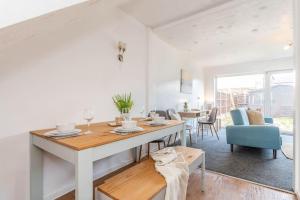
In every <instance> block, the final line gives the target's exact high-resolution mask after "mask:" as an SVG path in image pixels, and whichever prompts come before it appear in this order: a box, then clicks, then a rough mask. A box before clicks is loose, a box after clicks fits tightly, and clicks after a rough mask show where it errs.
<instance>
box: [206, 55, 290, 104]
mask: <svg viewBox="0 0 300 200" xmlns="http://www.w3.org/2000/svg"><path fill="white" fill-rule="evenodd" d="M292 68H294V63H293V58H281V59H274V60H267V61H255V62H247V63H237V64H234V65H226V66H217V67H208V68H205V69H204V75H205V79H204V85H205V89H204V91H205V101H207V102H213V101H214V95H215V88H214V80H215V78H216V77H217V76H227V75H240V74H255V73H264V72H267V71H273V70H283V69H292Z"/></svg>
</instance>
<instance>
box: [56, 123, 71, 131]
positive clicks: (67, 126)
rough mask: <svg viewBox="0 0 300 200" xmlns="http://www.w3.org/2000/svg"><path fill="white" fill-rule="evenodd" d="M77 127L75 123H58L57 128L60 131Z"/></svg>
mask: <svg viewBox="0 0 300 200" xmlns="http://www.w3.org/2000/svg"><path fill="white" fill-rule="evenodd" d="M74 129H75V123H67V124H57V125H56V130H58V131H59V132H69V131H73V130H74Z"/></svg>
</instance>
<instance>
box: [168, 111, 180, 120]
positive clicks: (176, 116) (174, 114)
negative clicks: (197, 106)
mask: <svg viewBox="0 0 300 200" xmlns="http://www.w3.org/2000/svg"><path fill="white" fill-rule="evenodd" d="M170 117H171V120H178V121H181V117H180V115H179V114H178V113H170Z"/></svg>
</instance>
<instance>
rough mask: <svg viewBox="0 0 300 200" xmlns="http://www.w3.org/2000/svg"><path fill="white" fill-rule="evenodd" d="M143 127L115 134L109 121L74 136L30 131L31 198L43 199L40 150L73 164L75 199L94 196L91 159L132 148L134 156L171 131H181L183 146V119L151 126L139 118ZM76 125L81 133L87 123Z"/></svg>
mask: <svg viewBox="0 0 300 200" xmlns="http://www.w3.org/2000/svg"><path fill="white" fill-rule="evenodd" d="M138 126H139V127H142V128H143V130H142V131H139V132H133V133H128V134H123V135H122V134H117V133H116V132H114V131H113V129H114V127H112V126H110V125H109V122H99V123H93V124H91V125H90V127H89V130H90V131H91V133H90V134H81V135H78V136H76V137H68V138H53V137H48V136H46V135H45V134H46V133H48V132H49V131H52V130H54V129H43V130H36V131H31V132H30V199H31V200H41V199H43V198H44V197H43V195H44V194H43V190H44V186H43V165H44V163H43V153H44V152H48V153H50V154H53V155H55V156H57V157H59V158H61V159H63V160H65V161H68V162H70V163H72V164H73V165H74V166H75V199H76V200H92V199H93V190H94V188H93V181H94V180H93V162H95V161H97V160H100V159H103V158H106V157H109V156H112V155H114V154H117V153H120V152H123V151H126V150H129V149H133V152H134V156H135V158H137V157H138V156H137V154H138V152H139V151H138V148H139V147H140V145H143V144H146V143H148V142H151V141H153V140H157V139H161V138H163V137H165V136H169V135H171V134H174V133H176V132H177V133H180V139H181V145H182V146H186V131H185V122H184V121H176V120H168V122H167V124H165V125H162V126H150V125H149V124H148V123H147V122H146V121H144V120H142V119H140V120H138ZM76 128H78V129H81V130H82V133H84V132H85V131H86V130H87V126H86V125H80V126H77V127H76Z"/></svg>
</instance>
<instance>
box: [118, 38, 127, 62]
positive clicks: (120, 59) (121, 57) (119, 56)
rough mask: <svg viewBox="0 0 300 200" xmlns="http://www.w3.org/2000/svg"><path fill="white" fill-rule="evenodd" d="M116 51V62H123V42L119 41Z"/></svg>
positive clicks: (124, 45)
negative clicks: (117, 50) (117, 51)
mask: <svg viewBox="0 0 300 200" xmlns="http://www.w3.org/2000/svg"><path fill="white" fill-rule="evenodd" d="M118 49H119V54H118V60H119V61H120V62H123V60H124V52H125V51H126V44H125V43H124V42H121V41H120V42H119V43H118Z"/></svg>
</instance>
